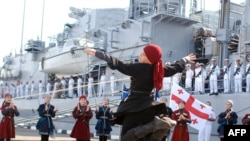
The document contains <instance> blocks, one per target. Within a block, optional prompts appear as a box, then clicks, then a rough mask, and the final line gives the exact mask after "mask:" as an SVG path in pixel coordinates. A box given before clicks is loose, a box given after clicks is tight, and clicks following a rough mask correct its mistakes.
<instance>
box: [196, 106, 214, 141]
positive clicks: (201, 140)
mask: <svg viewBox="0 0 250 141" xmlns="http://www.w3.org/2000/svg"><path fill="white" fill-rule="evenodd" d="M209 118H213V119H216V115H215V112H214V111H211V113H209ZM212 124H213V122H212V121H206V123H205V125H204V127H203V128H201V129H200V130H199V133H198V141H210V136H211V131H212Z"/></svg>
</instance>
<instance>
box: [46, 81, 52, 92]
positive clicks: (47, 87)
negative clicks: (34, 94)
mask: <svg viewBox="0 0 250 141" xmlns="http://www.w3.org/2000/svg"><path fill="white" fill-rule="evenodd" d="M46 94H51V84H50V81H49V80H48V82H47V85H46Z"/></svg>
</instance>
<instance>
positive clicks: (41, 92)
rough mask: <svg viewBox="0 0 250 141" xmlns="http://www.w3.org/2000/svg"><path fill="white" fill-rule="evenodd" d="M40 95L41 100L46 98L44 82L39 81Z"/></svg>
mask: <svg viewBox="0 0 250 141" xmlns="http://www.w3.org/2000/svg"><path fill="white" fill-rule="evenodd" d="M38 93H39V99H43V98H44V94H43V83H42V80H39V84H38Z"/></svg>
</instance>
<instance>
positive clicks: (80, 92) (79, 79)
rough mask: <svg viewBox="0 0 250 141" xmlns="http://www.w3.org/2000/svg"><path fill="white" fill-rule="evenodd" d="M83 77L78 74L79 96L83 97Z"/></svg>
mask: <svg viewBox="0 0 250 141" xmlns="http://www.w3.org/2000/svg"><path fill="white" fill-rule="evenodd" d="M82 94H83V93H82V78H81V76H78V78H77V96H78V97H81V96H82Z"/></svg>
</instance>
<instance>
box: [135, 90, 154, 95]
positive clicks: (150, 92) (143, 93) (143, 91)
mask: <svg viewBox="0 0 250 141" xmlns="http://www.w3.org/2000/svg"><path fill="white" fill-rule="evenodd" d="M131 92H134V93H143V94H145V93H146V94H147V93H148V94H151V92H146V91H137V90H131Z"/></svg>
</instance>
